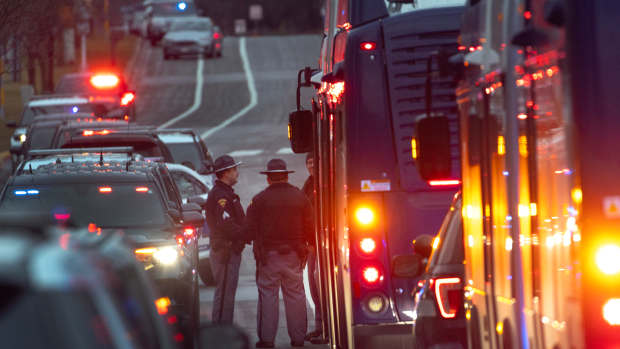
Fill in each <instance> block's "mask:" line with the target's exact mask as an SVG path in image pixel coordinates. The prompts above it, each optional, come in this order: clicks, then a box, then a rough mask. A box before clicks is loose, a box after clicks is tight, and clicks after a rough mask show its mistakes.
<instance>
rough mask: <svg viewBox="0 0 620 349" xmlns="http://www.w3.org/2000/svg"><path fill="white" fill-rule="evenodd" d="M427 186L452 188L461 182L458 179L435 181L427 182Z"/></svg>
mask: <svg viewBox="0 0 620 349" xmlns="http://www.w3.org/2000/svg"><path fill="white" fill-rule="evenodd" d="M428 184H429V185H430V186H431V187H454V186H457V185H460V184H461V181H460V180H458V179H437V180H432V181H428Z"/></svg>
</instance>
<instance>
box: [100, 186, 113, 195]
mask: <svg viewBox="0 0 620 349" xmlns="http://www.w3.org/2000/svg"><path fill="white" fill-rule="evenodd" d="M99 192H100V193H101V194H109V193H111V192H112V188H111V187H99Z"/></svg>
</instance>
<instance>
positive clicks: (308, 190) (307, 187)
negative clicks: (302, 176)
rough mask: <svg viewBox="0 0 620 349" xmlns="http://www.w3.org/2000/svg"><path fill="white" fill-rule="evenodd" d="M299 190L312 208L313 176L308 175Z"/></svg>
mask: <svg viewBox="0 0 620 349" xmlns="http://www.w3.org/2000/svg"><path fill="white" fill-rule="evenodd" d="M301 190H302V191H303V192H304V194H306V197H307V198H308V200H310V204H311V205H312V206H314V176H312V175H310V176H309V177H308V179H306V182H305V183H304V186H303V188H301Z"/></svg>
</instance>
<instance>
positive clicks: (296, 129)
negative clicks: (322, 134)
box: [288, 110, 313, 154]
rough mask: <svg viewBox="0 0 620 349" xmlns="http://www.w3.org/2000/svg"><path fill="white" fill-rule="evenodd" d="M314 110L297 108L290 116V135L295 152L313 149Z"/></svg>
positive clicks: (305, 151)
mask: <svg viewBox="0 0 620 349" xmlns="http://www.w3.org/2000/svg"><path fill="white" fill-rule="evenodd" d="M312 115H313V114H312V111H310V110H296V111H294V112H292V113H290V114H289V117H288V137H289V140H290V141H291V149H293V152H294V153H298V154H299V153H307V152H310V151H312Z"/></svg>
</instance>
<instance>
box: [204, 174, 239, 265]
mask: <svg viewBox="0 0 620 349" xmlns="http://www.w3.org/2000/svg"><path fill="white" fill-rule="evenodd" d="M205 211H206V214H207V225H209V230H210V231H211V248H212V249H213V250H214V251H217V250H220V249H224V248H231V249H232V251H234V252H236V253H241V251H243V247H244V245H245V242H244V239H243V238H244V237H243V225H244V221H245V214H244V213H243V207H241V202H240V200H239V196H238V195H237V194H235V192H234V190H233V188H232V187H231V186H229V185H228V184H226V183H224V182H222V181H220V180H216V181H215V185H214V186H213V189H211V191H210V192H209V197H208V198H207V203H206V204H205Z"/></svg>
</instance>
